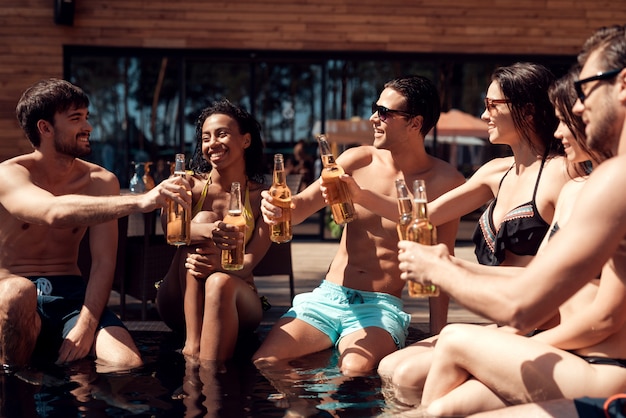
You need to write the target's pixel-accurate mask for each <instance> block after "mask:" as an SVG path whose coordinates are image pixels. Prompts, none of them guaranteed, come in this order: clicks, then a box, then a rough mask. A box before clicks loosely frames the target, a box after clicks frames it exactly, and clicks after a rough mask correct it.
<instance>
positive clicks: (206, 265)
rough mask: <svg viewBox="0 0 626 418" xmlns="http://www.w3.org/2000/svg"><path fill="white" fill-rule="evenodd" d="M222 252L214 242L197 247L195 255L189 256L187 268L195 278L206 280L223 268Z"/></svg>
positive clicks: (186, 260) (186, 263) (186, 261)
mask: <svg viewBox="0 0 626 418" xmlns="http://www.w3.org/2000/svg"><path fill="white" fill-rule="evenodd" d="M221 254H222V251H221V250H220V249H219V248H217V246H216V245H215V244H213V243H212V242H209V243H207V244H206V245H202V246H201V247H197V248H196V249H195V252H194V253H190V254H189V255H187V258H186V259H185V268H186V269H187V271H188V272H189V274H191V275H192V276H193V277H195V278H197V279H206V278H207V277H209V276H210V275H211V274H213V273H214V272H216V271H218V270H219V269H220V268H221V267H222V264H221V263H222V262H221Z"/></svg>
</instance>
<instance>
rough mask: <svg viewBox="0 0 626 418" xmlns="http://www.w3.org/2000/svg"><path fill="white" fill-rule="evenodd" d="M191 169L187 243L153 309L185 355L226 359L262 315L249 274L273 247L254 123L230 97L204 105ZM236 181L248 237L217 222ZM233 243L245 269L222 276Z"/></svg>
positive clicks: (259, 141) (258, 130)
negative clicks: (239, 244) (180, 337)
mask: <svg viewBox="0 0 626 418" xmlns="http://www.w3.org/2000/svg"><path fill="white" fill-rule="evenodd" d="M192 168H193V171H194V175H193V176H191V178H190V182H191V185H192V201H193V207H194V213H193V220H192V223H191V236H192V244H191V245H190V246H182V247H180V248H179V249H178V250H177V252H176V254H175V256H174V259H173V260H172V263H171V267H170V269H169V271H168V272H167V274H166V276H165V278H164V279H163V281H162V283H161V284H160V285H159V288H158V291H157V307H158V310H159V314H160V315H161V318H162V319H163V321H164V322H165V323H166V324H167V325H168V326H169V327H170V328H172V329H173V330H175V331H178V332H180V333H184V335H185V344H184V347H183V350H182V353H183V354H184V355H185V356H187V357H190V358H195V359H198V360H200V361H202V362H205V363H206V362H224V361H226V360H228V359H230V358H231V357H232V356H233V353H234V351H235V346H236V342H237V338H238V336H239V334H240V333H241V332H243V331H249V332H251V331H253V330H255V329H256V327H257V326H258V325H259V323H260V321H261V318H262V315H263V309H262V303H261V300H260V298H259V295H258V293H257V288H256V285H255V284H254V277H253V275H252V270H253V269H254V267H255V266H256V265H257V264H258V262H259V261H260V260H261V258H263V256H264V255H265V253H266V252H267V250H268V248H269V246H270V240H269V231H268V227H267V225H266V224H265V223H264V222H263V221H262V220H261V210H260V205H261V190H263V189H264V188H266V187H265V186H264V185H263V141H262V138H261V127H260V125H259V123H258V122H257V121H256V120H255V119H254V118H253V117H252V116H251V115H250V114H249V113H248V112H246V111H245V110H244V109H242V108H241V107H239V106H236V105H234V104H232V103H230V102H229V101H228V100H220V101H216V102H214V103H213V104H212V105H210V106H209V107H207V108H205V109H204V110H203V111H202V112H201V113H200V116H199V117H198V120H197V123H196V150H195V153H194V156H193V160H192ZM233 182H239V183H240V184H241V188H242V200H243V203H244V217H245V219H246V234H245V237H237V236H236V234H237V233H233V232H232V230H231V228H232V227H229V226H228V225H226V224H225V223H223V222H222V219H224V216H226V214H227V213H228V205H229V199H230V194H229V193H230V188H231V184H232V183H233ZM234 239H245V242H246V246H245V251H246V254H245V259H244V268H243V269H242V270H238V271H226V270H224V269H223V268H222V266H221V260H220V254H221V248H225V247H224V245H225V244H228V243H229V242H230V243H232V241H233V240H234ZM207 365H208V363H207Z"/></svg>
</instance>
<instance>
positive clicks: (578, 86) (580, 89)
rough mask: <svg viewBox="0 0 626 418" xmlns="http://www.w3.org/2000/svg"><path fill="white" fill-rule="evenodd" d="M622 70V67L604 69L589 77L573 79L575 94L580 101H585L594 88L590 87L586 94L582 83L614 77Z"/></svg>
mask: <svg viewBox="0 0 626 418" xmlns="http://www.w3.org/2000/svg"><path fill="white" fill-rule="evenodd" d="M622 70H623V68H621V69H619V70H611V71H606V72H603V73H598V74H596V75H594V76H591V77H587V78H583V79H582V80H578V81H574V88H575V89H576V95H577V96H578V98H579V99H580V102H581V103H585V100H586V99H587V97H588V96H589V94H591V92H592V91H593V90H595V89H592V90H591V91H590V92H589V93H588V94H585V92H584V91H583V84H585V83H589V82H590V81H596V80H610V79H612V78H614V77H616V76H617V75H618V74H619V73H620V71H622Z"/></svg>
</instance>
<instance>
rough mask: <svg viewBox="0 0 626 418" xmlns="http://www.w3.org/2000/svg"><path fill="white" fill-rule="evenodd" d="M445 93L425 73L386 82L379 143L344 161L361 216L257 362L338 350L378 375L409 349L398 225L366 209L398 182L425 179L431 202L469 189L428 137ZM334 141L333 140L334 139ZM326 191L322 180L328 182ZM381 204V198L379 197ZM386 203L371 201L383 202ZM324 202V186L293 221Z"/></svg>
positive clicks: (352, 365)
mask: <svg viewBox="0 0 626 418" xmlns="http://www.w3.org/2000/svg"><path fill="white" fill-rule="evenodd" d="M439 114H440V105H439V95H438V93H437V91H436V89H435V87H434V85H433V84H432V83H431V82H430V81H429V80H428V79H426V78H424V77H419V76H411V77H402V78H397V79H394V80H392V81H390V82H388V83H386V84H385V86H384V90H383V91H382V93H381V94H380V97H379V98H378V100H377V101H376V102H375V103H374V104H373V106H372V115H371V117H370V121H371V122H372V129H373V134H374V143H373V146H366V145H363V146H360V147H356V148H351V149H348V150H346V151H345V152H344V153H343V154H341V155H340V156H339V157H338V158H337V163H338V164H339V165H341V166H342V167H343V168H344V170H345V172H346V173H347V174H346V176H348V177H349V176H352V177H353V178H354V180H355V182H356V183H357V184H358V185H360V186H361V187H360V188H358V189H357V188H355V189H357V190H355V191H354V192H355V193H358V194H359V196H358V199H357V196H356V195H355V196H353V197H354V198H355V202H356V201H359V202H363V205H358V204H357V205H355V206H356V215H357V219H356V220H354V221H352V222H350V223H348V224H347V225H346V226H345V228H344V231H343V235H342V237H341V242H340V245H339V249H338V252H337V255H336V256H335V258H334V259H333V261H332V263H331V266H330V268H329V270H328V273H327V275H326V278H325V280H324V281H323V282H322V284H321V285H320V286H319V287H318V288H317V289H315V290H314V291H313V292H312V293H305V294H301V295H298V296H296V298H295V299H294V301H293V307H292V309H290V310H289V311H288V312H287V313H286V314H285V315H284V316H283V317H282V318H281V319H280V320H279V321H278V322H277V323H276V325H275V326H274V328H273V329H272V330H271V331H270V333H269V335H268V336H267V338H266V340H265V341H264V342H263V344H262V346H261V347H260V349H259V350H258V351H257V353H255V355H254V357H253V359H254V360H255V364H257V366H259V367H265V366H266V365H268V364H269V365H271V364H275V363H277V362H279V361H280V360H285V359H289V358H295V357H300V356H304V355H307V354H311V353H314V352H318V351H322V350H325V349H328V348H331V347H333V346H336V347H337V348H338V350H339V352H340V358H339V367H340V369H341V371H342V372H343V373H345V374H363V373H368V372H371V371H372V370H374V369H375V367H376V366H377V364H378V362H379V361H380V359H381V358H383V357H384V356H386V355H387V354H389V353H391V352H393V351H395V350H397V349H398V348H401V347H403V346H404V343H405V339H406V336H407V330H408V325H409V323H410V315H408V314H406V313H405V312H404V311H403V303H402V299H401V293H402V289H403V288H404V285H405V283H404V282H403V281H402V280H401V279H400V271H399V269H398V261H397V243H398V235H397V232H396V224H395V222H393V221H390V220H388V219H384V218H381V217H380V216H379V215H376V214H375V213H374V212H373V211H374V210H375V209H376V208H374V207H370V206H368V205H367V203H368V196H369V195H370V194H373V193H377V194H382V195H386V196H388V197H390V198H393V199H395V196H396V191H395V180H396V179H398V178H403V179H404V180H405V181H406V183H407V184H413V181H414V180H417V179H424V180H426V185H427V188H428V197H429V199H434V198H436V197H438V196H439V195H441V194H443V193H445V192H447V191H448V190H451V189H453V188H455V187H456V186H458V185H460V184H462V183H463V182H464V181H465V179H464V177H463V176H462V175H461V174H460V173H459V172H458V171H457V170H456V169H455V168H453V167H452V166H451V165H450V164H448V163H447V162H444V161H442V160H439V159H437V158H434V157H432V156H430V155H428V153H427V152H426V149H425V147H424V137H425V135H426V134H427V133H428V132H429V131H430V130H431V129H432V128H433V126H434V125H435V124H436V123H437V120H438V119H439ZM330 139H331V140H332V137H330ZM322 186H323V184H322ZM263 198H264V199H263V202H262V205H261V209H262V212H263V217H264V220H265V221H266V222H267V223H269V224H272V223H273V222H275V219H278V218H279V217H280V215H281V213H280V208H279V207H277V206H275V205H274V204H272V198H271V196H269V194H267V193H265V192H264V193H263ZM371 201H372V202H373V201H374V199H371ZM376 204H380V203H372V205H376ZM324 206H325V202H324V197H323V194H322V193H320V182H319V181H318V182H315V183H313V184H312V185H310V186H309V187H308V188H307V189H305V190H304V191H302V192H301V193H299V194H297V195H296V196H294V197H293V212H292V221H293V222H294V224H297V223H300V222H302V221H303V220H304V219H306V218H307V217H309V216H310V215H312V214H313V213H315V212H317V211H318V210H320V209H322V208H323V207H324ZM457 227H458V220H456V221H453V222H450V223H448V224H445V225H441V226H440V227H439V228H438V238H439V242H442V243H444V244H446V245H447V246H448V248H449V250H450V251H453V248H454V241H455V238H456V232H457ZM447 301H448V299H447V296H441V297H440V298H433V299H432V303H433V306H432V307H433V308H435V309H434V310H431V311H432V314H431V332H438V331H439V330H440V329H441V328H442V327H443V325H445V323H446V319H447Z"/></svg>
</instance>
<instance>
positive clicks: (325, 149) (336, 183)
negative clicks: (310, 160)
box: [317, 134, 356, 225]
mask: <svg viewBox="0 0 626 418" xmlns="http://www.w3.org/2000/svg"><path fill="white" fill-rule="evenodd" d="M317 141H318V143H319V147H320V157H321V159H322V165H323V166H324V167H323V168H322V179H323V180H324V185H325V186H326V188H327V189H328V201H329V204H330V209H331V211H332V213H333V220H334V221H335V223H336V224H337V225H343V224H346V223H348V222H351V221H353V220H354V219H356V212H355V210H354V204H353V203H352V197H351V196H350V192H349V190H348V186H347V185H346V184H345V183H344V182H343V181H341V179H340V178H339V177H340V176H341V175H342V174H344V171H343V168H342V167H341V166H339V165H337V163H336V162H335V157H334V156H333V153H332V151H331V150H330V145H329V144H328V141H327V140H326V136H325V135H324V134H322V135H319V136H318V137H317Z"/></svg>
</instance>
